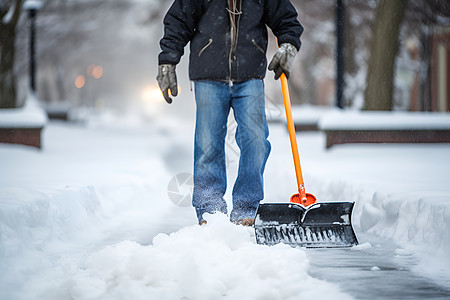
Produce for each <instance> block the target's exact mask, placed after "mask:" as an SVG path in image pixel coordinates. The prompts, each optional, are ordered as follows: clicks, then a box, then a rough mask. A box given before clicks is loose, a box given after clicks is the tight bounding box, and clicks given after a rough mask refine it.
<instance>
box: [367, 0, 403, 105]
mask: <svg viewBox="0 0 450 300" xmlns="http://www.w3.org/2000/svg"><path fill="white" fill-rule="evenodd" d="M407 3H408V0H396V1H392V0H381V1H380V3H379V4H378V8H377V11H376V16H375V24H374V35H373V40H372V47H371V54H370V58H369V62H368V71H367V87H366V90H365V92H364V98H365V108H364V109H365V110H391V109H392V95H393V91H394V66H395V64H394V63H395V58H396V57H397V52H398V41H399V32H400V25H401V23H402V20H403V17H404V15H405V11H406V6H407Z"/></svg>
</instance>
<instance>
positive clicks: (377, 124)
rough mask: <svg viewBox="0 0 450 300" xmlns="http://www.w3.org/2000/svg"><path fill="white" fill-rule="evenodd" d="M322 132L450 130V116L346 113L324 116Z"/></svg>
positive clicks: (435, 114) (369, 112)
mask: <svg viewBox="0 0 450 300" xmlns="http://www.w3.org/2000/svg"><path fill="white" fill-rule="evenodd" d="M319 127H320V129H321V130H352V129H357V130H426V129H429V130H432V129H437V130H450V114H449V113H437V112H391V111H389V112H381V111H366V112H360V111H344V112H333V113H329V114H327V115H324V116H323V117H322V118H321V119H320V121H319Z"/></svg>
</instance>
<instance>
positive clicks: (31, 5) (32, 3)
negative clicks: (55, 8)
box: [23, 0, 44, 10]
mask: <svg viewBox="0 0 450 300" xmlns="http://www.w3.org/2000/svg"><path fill="white" fill-rule="evenodd" d="M43 5H44V4H43V3H42V1H40V0H26V1H25V3H24V4H23V8H24V9H25V10H40V9H41V8H42V6H43Z"/></svg>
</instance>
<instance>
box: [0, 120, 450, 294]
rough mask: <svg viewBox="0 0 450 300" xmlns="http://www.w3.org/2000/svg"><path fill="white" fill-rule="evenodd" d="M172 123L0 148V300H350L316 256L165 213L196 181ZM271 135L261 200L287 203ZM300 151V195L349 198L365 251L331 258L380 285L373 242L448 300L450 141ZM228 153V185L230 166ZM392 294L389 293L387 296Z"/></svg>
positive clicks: (91, 129) (182, 131)
mask: <svg viewBox="0 0 450 300" xmlns="http://www.w3.org/2000/svg"><path fill="white" fill-rule="evenodd" d="M180 122H181V121H179V120H178V121H177V120H170V119H168V118H167V117H166V118H165V119H164V120H157V121H154V122H153V123H151V124H134V125H133V124H132V125H130V124H128V123H120V122H119V123H118V122H117V120H114V122H106V123H105V122H100V123H90V124H88V125H86V126H84V125H80V124H66V123H50V124H49V125H48V126H47V128H46V130H45V133H44V140H43V150H41V151H39V150H36V149H31V148H27V147H23V146H16V145H0V166H1V170H0V269H1V270H2V274H1V275H0V299H2V300H3V299H222V298H223V299H237V298H247V299H299V298H303V297H304V298H311V297H314V298H317V299H330V298H333V299H351V298H353V297H356V296H355V295H359V294H358V293H354V292H353V291H352V289H351V288H348V282H347V283H345V282H342V281H340V280H339V276H334V275H333V274H331V275H330V274H329V275H328V276H327V275H326V274H325V275H324V274H323V272H322V271H321V268H323V266H322V267H321V266H320V263H319V260H320V259H321V258H320V253H321V252H319V251H318V252H311V251H309V250H308V251H306V250H304V249H293V248H290V247H287V246H284V245H278V246H275V247H266V246H260V245H256V244H255V242H254V234H253V231H252V230H251V229H249V228H244V227H241V226H235V225H232V224H230V223H229V222H228V221H227V220H226V217H225V216H221V215H215V216H210V217H209V218H210V222H209V223H208V225H207V226H204V227H200V226H198V225H195V222H196V220H195V216H194V212H193V210H192V209H191V208H189V207H184V206H180V205H175V204H174V203H172V202H171V201H170V198H169V197H168V194H167V192H168V184H169V182H171V180H173V178H174V177H175V176H176V175H178V174H180V173H184V172H187V173H189V172H191V157H192V149H191V148H192V131H193V124H192V123H187V124H181V123H180ZM270 139H271V142H272V147H273V150H272V155H271V157H270V159H269V162H268V165H267V172H266V201H267V202H281V201H287V200H288V199H289V197H290V195H291V194H292V193H294V192H295V186H296V184H295V177H294V174H295V173H294V171H293V166H292V163H291V157H290V148H289V141H288V138H287V132H286V130H285V129H284V127H283V126H282V125H281V124H274V125H273V126H272V128H271V136H270ZM299 143H300V152H301V160H302V166H303V169H304V173H305V174H304V175H305V180H306V184H307V189H308V190H309V191H310V192H312V193H314V194H315V195H316V196H317V197H318V199H319V201H335V200H336V201H339V200H345V201H355V202H356V205H355V212H354V216H353V219H354V223H355V229H356V233H357V235H358V236H359V238H360V241H361V242H362V244H363V245H362V246H360V247H359V248H356V249H354V250H356V251H351V250H349V249H346V250H342V251H341V250H339V251H335V252H332V253H334V254H332V255H331V256H333V255H335V257H336V258H337V257H339V255H343V256H344V257H345V258H346V260H347V261H351V260H352V257H353V256H355V257H356V256H358V255H359V253H363V254H364V255H365V256H367V257H372V259H370V261H371V263H370V264H369V265H367V270H365V272H371V274H374V275H373V277H374V278H376V277H377V274H380V275H378V276H382V274H383V273H382V272H383V268H384V267H385V266H386V264H385V263H383V262H380V263H376V259H374V258H373V257H375V256H374V255H372V252H373V251H375V250H376V249H377V247H378V245H379V240H380V239H382V240H383V241H385V240H389V239H393V240H394V241H396V242H398V244H394V243H392V244H390V247H389V248H388V249H389V250H386V251H388V252H389V253H390V255H391V256H399V257H407V258H408V259H410V260H408V263H405V264H404V265H403V266H404V267H405V268H407V269H408V270H407V272H411V271H413V273H414V274H419V275H420V276H424V277H423V279H422V280H424V281H426V282H428V281H429V282H431V283H430V285H431V286H432V287H433V284H434V283H436V284H438V285H436V287H439V289H440V294H439V293H437V295H438V296H437V298H439V297H440V296H441V295H444V296H448V295H449V294H450V292H449V293H446V292H442V290H444V291H446V290H450V278H449V276H448V274H447V273H448V272H446V270H448V267H449V265H450V258H449V257H448V255H447V253H448V252H449V251H450V237H449V235H448V232H449V231H450V230H449V229H450V185H449V184H448V178H450V162H449V161H448V153H450V145H448V144H442V145H345V146H339V147H335V148H333V149H332V150H329V151H326V150H325V147H324V143H325V140H324V137H323V136H322V135H321V134H320V133H307V134H303V133H300V134H299ZM228 144H229V145H228V146H229V149H230V150H232V149H234V146H235V145H233V142H232V141H231V140H230V141H229V142H228ZM228 153H229V155H228V162H229V167H230V170H231V172H230V175H229V176H230V184H231V183H232V182H233V176H234V173H235V169H236V162H235V160H234V157H233V155H232V153H233V152H232V151H229V152H228ZM180 188H181V187H180ZM183 192H184V193H185V192H187V193H188V192H189V187H188V189H187V190H181V189H180V193H183ZM227 197H228V198H229V195H228V194H227ZM375 236H377V238H375ZM383 249H386V248H383ZM355 253H357V254H355ZM364 255H359V257H364ZM355 259H356V258H355ZM316 260H317V261H316ZM409 262H412V263H411V264H410V265H408V264H409ZM334 264H336V261H335V262H334ZM341 266H344V267H343V268H341V269H342V270H341V272H343V274H345V275H346V276H344V277H345V278H347V280H348V278H349V277H351V276H350V274H353V275H352V276H355V277H360V279H361V278H362V277H363V273H358V271H356V272H355V270H354V269H349V268H347V269H346V268H345V263H344V261H343V263H342V265H341ZM397 267H398V266H397ZM411 269H412V270H411ZM377 271H381V272H380V273H377ZM364 274H367V273H364ZM408 274H409V273H408ZM404 275H405V274H404V273H402V274H399V275H398V276H404ZM332 277H334V279H333V278H332ZM373 280H376V279H373V278H371V279H370V280H364V279H362V280H360V281H361V282H362V283H363V284H364V283H365V285H366V286H365V287H364V286H362V287H360V289H359V291H360V292H361V290H364V288H367V289H368V290H369V289H370V288H369V287H370V285H373ZM419 282H423V281H419ZM401 290H402V287H399V289H398V290H395V289H394V290H392V293H394V294H392V295H391V296H392V298H400V297H397V296H399V295H395V293H400V292H401ZM442 293H443V294H442Z"/></svg>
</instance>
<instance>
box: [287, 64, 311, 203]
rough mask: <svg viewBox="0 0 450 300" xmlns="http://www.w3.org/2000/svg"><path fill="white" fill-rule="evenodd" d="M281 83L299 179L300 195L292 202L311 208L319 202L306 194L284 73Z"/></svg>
mask: <svg viewBox="0 0 450 300" xmlns="http://www.w3.org/2000/svg"><path fill="white" fill-rule="evenodd" d="M280 81H281V91H282V93H283V101H284V108H285V110H286V121H287V126H288V132H289V139H290V141H291V149H292V156H293V158H294V166H295V175H296V177H297V186H298V192H299V193H298V194H294V195H292V197H291V202H293V203H298V204H301V205H303V206H309V205H311V204H313V203H315V202H316V201H317V200H316V197H314V195H312V194H308V193H306V190H305V184H304V182H303V175H302V168H301V166H300V157H299V154H298V146H297V139H296V136H295V126H294V120H293V119H292V108H291V98H290V96H289V87H288V82H287V78H286V75H285V74H284V73H283V74H281V76H280Z"/></svg>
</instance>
